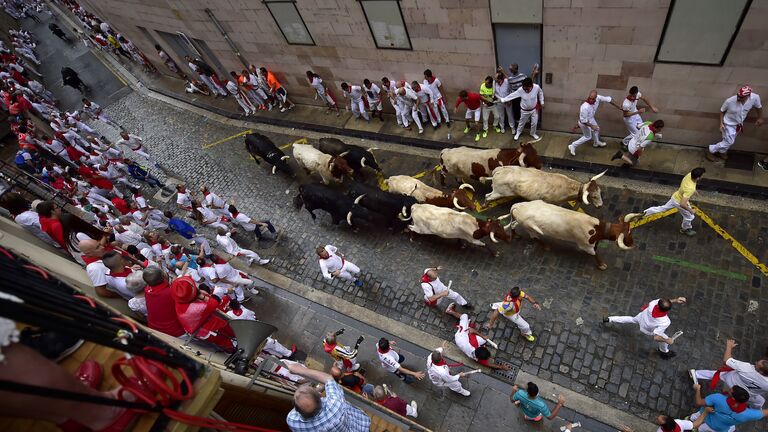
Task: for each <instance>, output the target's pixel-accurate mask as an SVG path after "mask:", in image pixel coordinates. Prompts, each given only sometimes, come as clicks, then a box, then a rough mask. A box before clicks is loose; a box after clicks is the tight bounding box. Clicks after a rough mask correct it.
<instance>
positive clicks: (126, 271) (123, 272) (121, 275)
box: [109, 267, 133, 277]
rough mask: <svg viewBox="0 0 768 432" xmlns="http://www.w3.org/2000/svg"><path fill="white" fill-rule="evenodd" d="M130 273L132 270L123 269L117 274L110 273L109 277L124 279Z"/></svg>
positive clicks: (128, 268)
mask: <svg viewBox="0 0 768 432" xmlns="http://www.w3.org/2000/svg"><path fill="white" fill-rule="evenodd" d="M131 273H133V270H131V268H130V267H124V268H123V269H122V270H121V271H118V272H113V271H110V272H109V275H110V276H112V277H126V276H128V275H129V274H131Z"/></svg>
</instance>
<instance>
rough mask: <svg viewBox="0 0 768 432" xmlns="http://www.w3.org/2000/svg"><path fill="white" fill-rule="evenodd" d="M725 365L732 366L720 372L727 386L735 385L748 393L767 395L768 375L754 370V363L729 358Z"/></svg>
mask: <svg viewBox="0 0 768 432" xmlns="http://www.w3.org/2000/svg"><path fill="white" fill-rule="evenodd" d="M725 364H726V366H728V367H730V368H732V369H733V370H732V371H730V372H723V373H721V374H720V376H721V377H722V379H723V381H724V382H725V384H726V385H728V387H733V386H735V385H737V386H739V387H741V388H743V389H745V390H747V391H748V392H749V394H750V395H758V396H762V397H764V398H765V397H766V396H768V377H767V376H765V375H761V374H760V372H758V371H756V370H755V365H753V364H751V363H747V362H743V361H739V360H736V359H734V358H729V359H728V361H726V362H725Z"/></svg>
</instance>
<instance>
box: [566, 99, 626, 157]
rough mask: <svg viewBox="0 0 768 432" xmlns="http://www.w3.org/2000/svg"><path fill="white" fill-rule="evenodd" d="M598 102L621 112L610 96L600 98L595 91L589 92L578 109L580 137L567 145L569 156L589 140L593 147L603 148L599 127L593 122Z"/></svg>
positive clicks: (595, 121) (573, 154)
mask: <svg viewBox="0 0 768 432" xmlns="http://www.w3.org/2000/svg"><path fill="white" fill-rule="evenodd" d="M600 102H607V103H609V104H611V105H612V106H614V107H616V109H618V110H621V107H620V106H618V105H616V103H615V102H613V99H611V97H610V96H602V95H599V94H597V90H592V91H591V92H589V96H588V97H587V99H586V100H585V101H584V103H582V104H581V107H580V108H579V127H580V128H581V132H582V134H583V135H582V137H581V138H579V139H577V140H576V141H574V142H572V143H570V144H569V145H568V151H570V152H571V156H576V147H578V146H580V145H582V144H584V143H585V142H587V141H589V140H593V141H594V143H593V144H592V146H593V147H605V146H606V144H605V143H604V142H602V141H600V126H598V124H597V120H595V113H597V109H598V108H599V107H600Z"/></svg>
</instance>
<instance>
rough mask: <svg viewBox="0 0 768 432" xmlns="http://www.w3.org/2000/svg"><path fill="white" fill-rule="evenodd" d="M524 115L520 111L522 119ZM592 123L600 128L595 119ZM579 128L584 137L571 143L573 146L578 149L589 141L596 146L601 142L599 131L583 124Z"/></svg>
mask: <svg viewBox="0 0 768 432" xmlns="http://www.w3.org/2000/svg"><path fill="white" fill-rule="evenodd" d="M522 114H523V113H522V110H521V111H520V116H521V117H522ZM521 121H522V119H521ZM591 123H594V124H595V126H599V125H598V124H597V121H596V120H595V119H591ZM579 127H580V128H581V133H582V136H581V138H579V139H577V140H576V141H574V142H572V143H571V145H572V146H574V147H578V146H580V145H582V144H584V143H585V142H587V141H589V140H594V141H595V144H597V143H599V142H600V132H599V131H596V130H592V128H590V127H589V126H587V125H585V124H584V123H582V122H579Z"/></svg>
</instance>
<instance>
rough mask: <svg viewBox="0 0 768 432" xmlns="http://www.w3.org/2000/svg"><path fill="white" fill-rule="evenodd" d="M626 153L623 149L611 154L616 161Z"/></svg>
mask: <svg viewBox="0 0 768 432" xmlns="http://www.w3.org/2000/svg"><path fill="white" fill-rule="evenodd" d="M623 155H624V153H622V152H621V150H619V151H617V152H616V153H614V154H613V156H611V160H612V161H615V160H616V159H621V157H622V156H623Z"/></svg>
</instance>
